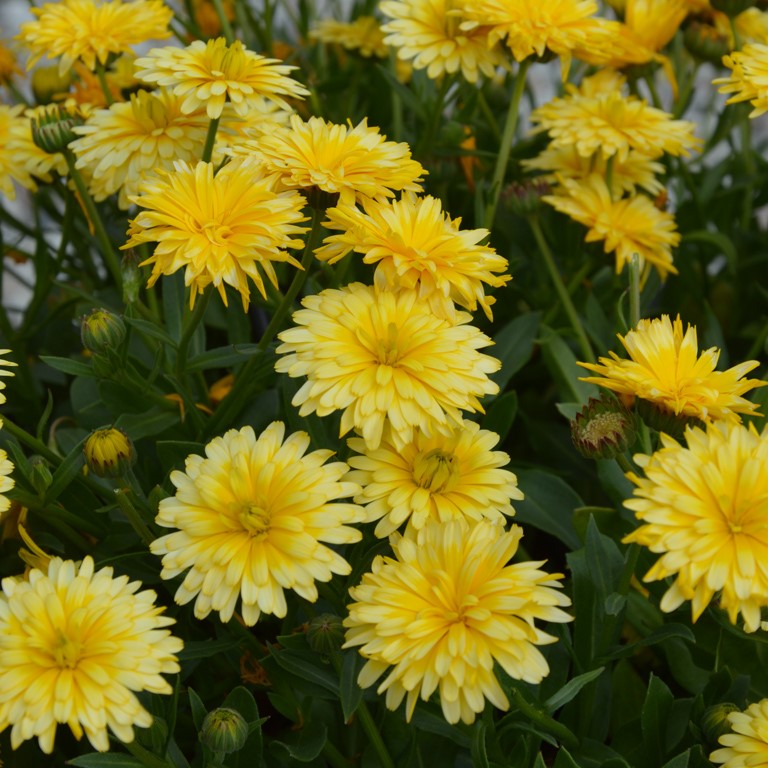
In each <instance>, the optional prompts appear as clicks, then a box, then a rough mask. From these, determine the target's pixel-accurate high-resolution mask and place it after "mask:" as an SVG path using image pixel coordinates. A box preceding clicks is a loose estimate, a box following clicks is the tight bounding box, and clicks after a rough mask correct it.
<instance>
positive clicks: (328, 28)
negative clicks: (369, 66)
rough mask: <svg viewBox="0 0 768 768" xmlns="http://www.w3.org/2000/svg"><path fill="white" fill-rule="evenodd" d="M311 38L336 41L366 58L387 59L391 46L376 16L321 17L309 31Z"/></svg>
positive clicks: (325, 41) (313, 39) (322, 41)
mask: <svg viewBox="0 0 768 768" xmlns="http://www.w3.org/2000/svg"><path fill="white" fill-rule="evenodd" d="M309 39H310V40H312V41H318V42H321V43H332V44H333V43H335V44H336V45H341V46H342V47H343V48H345V49H346V50H348V51H356V52H357V53H359V54H360V55H361V56H363V57H365V58H367V59H368V58H377V59H386V58H387V56H389V48H388V47H387V45H386V43H385V42H384V32H383V31H382V28H381V25H380V24H379V22H378V19H376V18H375V17H374V16H364V15H363V16H358V17H357V18H356V19H354V20H353V21H336V19H320V21H317V22H315V24H314V25H313V27H312V29H311V30H310V32H309Z"/></svg>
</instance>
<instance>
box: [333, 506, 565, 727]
mask: <svg viewBox="0 0 768 768" xmlns="http://www.w3.org/2000/svg"><path fill="white" fill-rule="evenodd" d="M522 535H523V532H522V529H521V528H520V527H519V526H517V525H513V526H512V528H511V530H509V531H505V530H504V527H503V526H502V525H499V524H496V523H492V522H490V521H487V520H481V521H479V522H477V523H475V524H474V525H470V524H469V523H467V521H466V520H463V519H457V520H451V521H449V522H446V523H439V522H437V521H434V520H431V521H429V522H428V523H427V524H426V525H425V526H424V528H422V529H421V530H420V531H419V532H418V533H417V534H414V535H413V537H402V538H401V537H399V536H397V535H393V536H392V539H391V541H392V548H393V550H394V557H393V558H390V557H381V556H377V557H376V558H375V559H374V561H373V564H372V565H371V573H366V574H365V575H364V576H363V580H362V582H361V583H360V585H359V586H357V587H353V588H352V589H350V591H349V593H350V596H351V597H352V599H353V600H354V601H355V602H354V603H352V604H351V605H350V606H349V616H348V617H347V618H346V619H344V626H346V627H347V642H346V643H345V645H344V647H345V648H350V647H358V646H359V651H360V654H361V655H362V656H363V657H364V658H365V659H367V661H366V664H365V666H364V667H363V669H362V670H361V672H360V675H359V676H358V683H359V685H360V686H361V687H363V688H367V687H369V686H371V685H373V684H374V683H375V682H376V680H378V678H379V677H381V676H382V675H383V674H385V673H386V677H385V678H384V680H383V682H382V683H381V684H380V685H379V687H378V689H377V690H378V693H383V692H385V691H386V705H387V707H388V708H389V709H396V708H397V707H398V706H399V705H400V703H401V702H402V700H403V699H404V698H405V699H406V707H405V716H406V719H407V720H410V719H411V716H412V715H413V710H414V709H415V707H416V702H417V701H418V699H419V698H421V699H422V700H423V701H427V700H428V699H429V698H430V696H431V695H432V694H433V693H434V692H435V691H438V694H439V697H440V706H441V707H442V710H443V716H444V717H445V719H446V720H447V721H448V722H449V723H456V722H458V721H459V720H461V721H463V722H465V723H472V722H474V720H475V716H476V714H478V713H480V712H482V711H483V709H484V708H485V702H486V699H487V700H488V701H490V703H491V704H493V705H494V706H495V707H497V708H499V709H503V710H506V709H508V708H509V701H508V700H507V697H506V695H505V694H504V691H503V690H502V688H501V686H500V685H499V681H498V679H497V677H496V674H495V673H494V664H498V665H499V667H500V668H501V669H503V670H504V672H506V674H508V675H509V676H510V677H512V678H515V679H518V680H525V681H526V682H529V683H533V684H536V683H539V682H540V681H541V680H542V678H544V677H545V676H546V675H547V674H548V673H549V666H548V664H547V662H546V660H545V659H544V656H543V655H542V654H541V652H540V651H539V649H538V648H537V647H536V646H539V645H545V644H548V643H553V642H555V638H554V637H553V636H552V635H549V634H547V633H546V632H543V631H542V630H541V629H539V628H538V627H537V626H536V625H535V622H536V621H537V620H538V621H553V622H564V621H570V618H571V617H570V616H569V615H568V614H567V613H565V611H563V610H562V608H563V607H566V606H568V605H570V600H569V599H568V597H566V596H565V595H564V594H563V593H562V592H561V591H560V590H559V587H560V584H559V580H560V579H561V578H562V575H561V574H557V573H556V574H549V573H546V572H545V571H542V570H540V566H541V565H543V563H542V562H521V563H513V564H512V565H508V563H509V561H510V560H511V559H512V558H513V557H514V555H515V553H516V551H517V548H518V544H519V542H520V539H521V538H522Z"/></svg>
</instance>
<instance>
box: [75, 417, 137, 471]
mask: <svg viewBox="0 0 768 768" xmlns="http://www.w3.org/2000/svg"><path fill="white" fill-rule="evenodd" d="M83 453H84V454H85V462H86V464H87V465H88V469H90V470H91V472H93V473H94V474H95V475H98V476H99V477H119V476H120V475H122V474H124V473H125V472H126V471H127V470H128V469H130V468H131V466H132V465H133V463H134V461H136V451H135V450H134V448H133V443H132V442H131V439H130V438H129V437H128V435H126V434H125V432H123V430H122V429H116V428H115V427H104V428H103V429H97V430H95V431H94V432H91V434H90V435H89V436H88V439H87V440H86V441H85V446H84V447H83Z"/></svg>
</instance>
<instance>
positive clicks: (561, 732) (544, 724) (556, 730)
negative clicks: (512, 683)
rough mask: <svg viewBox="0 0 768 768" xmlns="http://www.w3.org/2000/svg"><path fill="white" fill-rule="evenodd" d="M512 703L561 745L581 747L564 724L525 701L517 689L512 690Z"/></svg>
mask: <svg viewBox="0 0 768 768" xmlns="http://www.w3.org/2000/svg"><path fill="white" fill-rule="evenodd" d="M512 701H514V703H515V706H516V707H517V708H518V709H519V710H520V711H521V712H522V713H523V714H524V715H525V716H526V717H527V718H528V719H529V720H530V721H531V722H533V723H535V724H536V725H537V726H539V728H541V729H542V730H543V731H546V732H547V733H551V734H552V735H553V736H554V737H555V738H556V739H557V740H558V741H559V742H560V743H561V744H563V745H564V746H566V747H568V748H570V749H573V748H574V747H577V746H578V745H579V742H578V739H577V738H576V737H575V736H574V735H573V733H571V731H570V729H568V728H566V727H565V726H564V725H562V723H558V722H557V720H555V719H553V718H552V717H550V716H549V715H548V714H547V713H546V712H542V710H541V709H539V708H538V707H535V706H533V704H530V703H529V702H527V701H526V700H525V698H524V697H523V695H522V694H521V693H520V691H518V690H517V688H513V689H512Z"/></svg>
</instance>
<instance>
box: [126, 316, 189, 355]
mask: <svg viewBox="0 0 768 768" xmlns="http://www.w3.org/2000/svg"><path fill="white" fill-rule="evenodd" d="M123 320H125V322H126V323H127V324H128V325H130V326H132V327H133V328H135V329H136V330H137V331H141V333H143V334H144V335H145V336H150V337H151V338H153V339H157V340H158V341H162V342H163V344H169V345H170V346H171V347H173V348H174V349H175V348H176V342H175V341H174V340H173V339H172V338H171V337H170V336H169V335H168V334H167V333H166V331H165V329H164V328H163V327H162V326H159V325H156V324H155V323H150V322H149V321H148V320H142V319H141V318H139V317H126V316H125V315H123Z"/></svg>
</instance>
